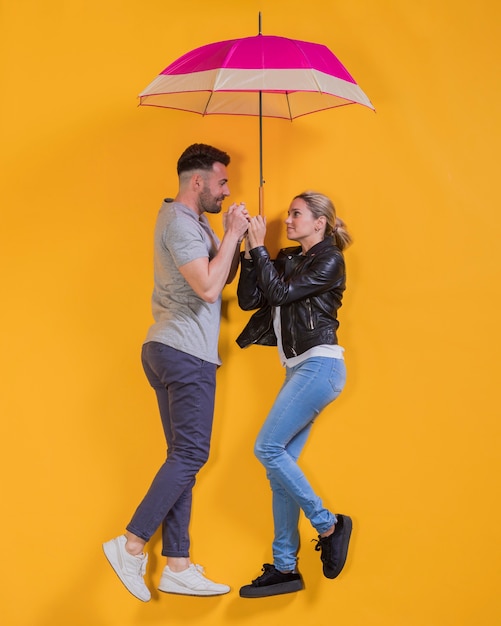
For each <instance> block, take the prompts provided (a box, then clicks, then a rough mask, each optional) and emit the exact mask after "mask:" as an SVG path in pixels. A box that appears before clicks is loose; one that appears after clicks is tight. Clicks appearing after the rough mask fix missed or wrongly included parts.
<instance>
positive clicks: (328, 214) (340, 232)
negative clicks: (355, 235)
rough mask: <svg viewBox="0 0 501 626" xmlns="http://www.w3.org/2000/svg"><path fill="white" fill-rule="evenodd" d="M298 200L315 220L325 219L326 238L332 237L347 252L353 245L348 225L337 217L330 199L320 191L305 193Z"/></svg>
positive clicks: (298, 196)
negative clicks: (302, 201) (303, 203)
mask: <svg viewBox="0 0 501 626" xmlns="http://www.w3.org/2000/svg"><path fill="white" fill-rule="evenodd" d="M297 198H299V199H301V200H304V202H305V203H306V206H307V207H308V208H309V209H310V211H311V212H312V214H313V217H314V218H315V219H318V218H319V217H322V216H323V217H325V219H326V225H325V236H326V237H332V238H333V239H334V242H335V244H336V246H337V247H338V248H339V249H340V250H345V249H346V248H347V247H348V246H349V245H351V243H353V239H352V238H351V235H350V233H349V232H348V229H347V228H346V224H345V223H344V222H343V220H342V219H341V218H340V217H337V216H336V209H335V207H334V204H333V202H332V200H331V199H330V198H328V197H327V196H325V195H324V194H323V193H319V192H318V191H303V193H300V194H299V195H297V196H295V197H294V200H296V199H297Z"/></svg>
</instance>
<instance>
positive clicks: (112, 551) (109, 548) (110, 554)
mask: <svg viewBox="0 0 501 626" xmlns="http://www.w3.org/2000/svg"><path fill="white" fill-rule="evenodd" d="M103 552H104V555H105V557H106V558H107V560H108V563H109V564H110V565H111V567H112V568H113V571H114V572H115V574H116V575H117V576H118V578H119V579H120V582H121V583H122V585H123V586H124V587H125V588H126V589H127V591H128V592H129V593H130V594H132V595H133V596H134V597H135V598H137V599H138V600H141V602H149V601H150V600H151V595H150V597H148V598H146V597H145V598H142V597H141V596H139V595H138V594H137V593H135V592H134V591H132V589H131V588H130V587H129V585H128V583H127V581H126V580H125V578H124V577H123V576H122V573H121V571H120V568H119V567H118V562H117V560H118V556H117V555H118V550H117V548H116V546H115V544H114V543H113V541H107V542H106V543H103Z"/></svg>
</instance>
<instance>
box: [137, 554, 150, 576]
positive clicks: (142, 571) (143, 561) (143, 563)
mask: <svg viewBox="0 0 501 626" xmlns="http://www.w3.org/2000/svg"><path fill="white" fill-rule="evenodd" d="M147 563H148V555H147V554H145V555H144V558H143V559H141V561H139V570H138V573H139V574H141V576H144V575H145V574H146V564H147Z"/></svg>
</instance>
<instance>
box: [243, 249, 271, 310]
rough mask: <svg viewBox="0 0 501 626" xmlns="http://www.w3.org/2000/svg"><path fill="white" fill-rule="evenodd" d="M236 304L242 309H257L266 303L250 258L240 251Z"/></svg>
mask: <svg viewBox="0 0 501 626" xmlns="http://www.w3.org/2000/svg"><path fill="white" fill-rule="evenodd" d="M237 298H238V305H239V307H240V308H241V309H242V310H244V311H252V310H254V309H259V308H261V307H263V306H264V305H265V304H267V302H266V299H265V297H264V295H263V292H262V291H261V289H259V287H258V284H257V274H256V267H255V265H254V262H253V260H252V259H246V258H245V256H244V253H243V252H241V253H240V278H239V280H238V288H237Z"/></svg>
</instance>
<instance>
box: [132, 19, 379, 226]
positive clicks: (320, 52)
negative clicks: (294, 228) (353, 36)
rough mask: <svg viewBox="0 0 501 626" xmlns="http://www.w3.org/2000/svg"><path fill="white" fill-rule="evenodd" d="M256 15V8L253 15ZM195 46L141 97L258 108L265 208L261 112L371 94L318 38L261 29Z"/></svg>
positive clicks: (363, 100) (200, 106) (193, 107)
mask: <svg viewBox="0 0 501 626" xmlns="http://www.w3.org/2000/svg"><path fill="white" fill-rule="evenodd" d="M259 19H260V20H261V16H259ZM259 25H260V28H259V31H260V32H259V35H256V36H254V37H244V38H241V39H231V40H228V41H219V42H216V43H211V44H208V45H206V46H202V47H201V48H196V49H195V50H192V51H191V52H188V53H187V54H185V55H183V56H182V57H180V58H179V59H177V60H176V61H174V62H173V63H171V64H170V65H168V66H167V67H166V68H165V69H164V70H163V71H162V72H161V73H160V74H159V75H158V76H157V77H156V78H155V79H154V80H153V81H152V82H151V83H150V84H149V85H148V86H147V87H146V89H144V90H143V91H142V92H141V93H140V94H139V104H140V105H143V106H156V107H164V108H170V109H179V110H182V111H191V112H193V113H199V114H200V115H255V116H259V170H260V171H259V174H260V175H259V180H260V185H259V212H260V213H261V214H262V213H263V195H264V192H263V184H264V179H263V129H262V119H263V117H276V118H282V119H288V120H293V119H295V118H297V117H301V116H303V115H307V114H309V113H316V112H317V111H323V110H325V109H332V108H335V107H340V106H345V105H348V104H361V105H363V106H366V107H368V108H370V109H373V110H374V107H373V105H372V104H371V102H370V100H369V98H368V97H367V96H366V95H365V93H364V92H363V91H362V90H361V89H360V87H359V86H358V85H357V83H356V82H355V80H354V79H353V77H352V76H351V75H350V74H349V72H348V70H347V69H346V68H345V67H344V66H343V65H342V63H341V62H340V61H339V59H338V58H337V57H336V56H334V54H333V53H332V52H331V51H330V50H329V48H327V47H326V46H324V45H322V44H317V43H309V42H306V41H299V40H295V39H288V38H286V37H277V36H273V35H262V34H261V21H260V22H259Z"/></svg>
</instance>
